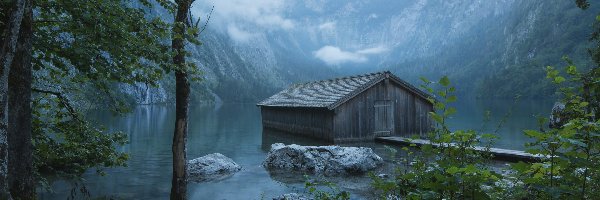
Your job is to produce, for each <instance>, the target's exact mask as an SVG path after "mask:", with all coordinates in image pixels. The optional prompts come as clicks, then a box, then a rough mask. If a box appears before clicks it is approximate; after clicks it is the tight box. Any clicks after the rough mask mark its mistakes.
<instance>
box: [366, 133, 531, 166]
mask: <svg viewBox="0 0 600 200" xmlns="http://www.w3.org/2000/svg"><path fill="white" fill-rule="evenodd" d="M375 141H378V142H389V143H394V144H400V145H405V146H409V145H411V144H415V145H417V146H421V145H427V144H431V142H430V141H429V140H424V139H411V138H405V137H396V136H388V137H377V138H375ZM440 145H444V146H447V145H452V144H446V143H442V144H434V146H436V147H437V146H440ZM474 149H475V150H477V151H485V150H486V148H485V147H479V146H478V147H475V148H474ZM489 151H490V153H492V155H494V159H495V160H502V161H509V162H518V161H526V162H535V161H540V160H541V159H542V156H541V155H534V154H531V153H527V152H525V151H520V150H512V149H501V148H489Z"/></svg>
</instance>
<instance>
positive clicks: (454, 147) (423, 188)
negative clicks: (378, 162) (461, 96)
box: [372, 77, 502, 199]
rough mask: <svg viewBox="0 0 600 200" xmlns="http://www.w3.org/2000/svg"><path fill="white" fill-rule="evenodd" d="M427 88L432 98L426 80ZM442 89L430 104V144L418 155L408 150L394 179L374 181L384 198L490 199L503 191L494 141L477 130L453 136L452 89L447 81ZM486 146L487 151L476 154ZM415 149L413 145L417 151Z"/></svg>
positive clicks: (404, 149) (453, 110) (443, 80)
mask: <svg viewBox="0 0 600 200" xmlns="http://www.w3.org/2000/svg"><path fill="white" fill-rule="evenodd" d="M423 81H424V82H425V85H424V87H425V88H426V89H427V90H428V91H429V92H430V93H433V92H434V91H433V89H432V88H431V87H430V86H429V85H430V84H432V82H431V81H429V80H426V79H423ZM438 83H439V86H440V87H441V89H440V90H439V91H437V92H436V95H437V96H439V98H440V99H438V100H434V99H429V101H430V102H432V103H433V104H434V108H435V110H436V112H431V113H429V114H430V116H431V118H432V119H433V120H434V121H435V124H436V126H435V129H434V130H433V131H432V132H430V133H429V135H428V136H427V139H429V140H430V141H431V144H426V145H423V146H421V147H420V152H418V154H419V155H418V156H415V152H413V151H412V150H411V149H410V148H407V147H404V148H402V150H403V151H406V152H407V154H406V155H407V156H406V157H404V158H402V159H401V160H400V161H398V162H397V164H398V165H399V166H398V168H397V170H396V173H395V176H394V178H393V179H392V180H384V179H382V178H379V177H376V176H372V178H373V186H374V188H376V189H378V190H379V192H380V194H379V195H380V197H381V198H389V197H402V198H405V199H481V198H484V199H489V198H492V196H491V194H492V193H493V192H494V191H496V190H500V188H499V187H498V186H497V184H495V183H496V182H497V181H499V180H500V179H501V178H502V175H500V174H498V173H496V172H494V171H493V170H491V169H490V167H489V163H488V160H489V158H490V157H491V155H490V154H489V153H486V152H489V148H490V146H491V144H492V143H493V141H494V139H495V138H494V136H493V135H492V134H478V133H477V132H476V131H474V130H466V131H463V130H459V131H450V130H449V128H448V126H447V125H446V120H447V119H448V117H450V116H452V115H453V114H454V113H455V112H456V109H455V108H453V107H450V106H448V103H452V102H454V101H456V96H455V95H454V94H453V92H454V91H455V89H454V87H452V86H450V81H449V80H448V78H447V77H443V78H442V79H440V80H439V82H438ZM476 146H483V147H484V148H486V149H487V150H488V151H484V152H481V151H477V150H476V149H475V147H476ZM413 147H414V146H413Z"/></svg>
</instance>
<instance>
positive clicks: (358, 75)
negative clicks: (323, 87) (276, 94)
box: [294, 70, 390, 85]
mask: <svg viewBox="0 0 600 200" xmlns="http://www.w3.org/2000/svg"><path fill="white" fill-rule="evenodd" d="M385 73H390V71H388V70H385V71H378V72H371V73H366V74H357V75H350V76H343V77H335V78H330V79H324V80H317V81H308V82H303V83H295V84H294V85H305V84H309V83H323V82H331V81H336V80H342V79H353V78H360V77H366V76H374V75H378V74H385Z"/></svg>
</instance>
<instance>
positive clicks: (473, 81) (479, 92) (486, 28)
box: [121, 0, 600, 103]
mask: <svg viewBox="0 0 600 200" xmlns="http://www.w3.org/2000/svg"><path fill="white" fill-rule="evenodd" d="M224 2H226V1H224ZM224 2H210V1H197V3H196V4H197V5H195V7H194V14H195V15H196V16H200V17H203V18H205V16H206V15H207V14H208V13H209V11H210V9H211V7H212V6H213V5H214V6H215V8H214V9H215V10H214V12H213V14H212V16H211V21H210V22H209V25H208V28H207V29H206V31H205V32H203V33H202V35H201V36H200V39H201V40H202V43H203V44H202V45H200V46H194V45H188V47H187V49H188V50H189V51H190V53H191V56H190V60H192V61H193V62H195V63H196V64H197V65H198V66H199V67H200V69H201V70H202V71H203V73H204V74H203V77H204V79H203V80H202V81H200V82H197V83H194V85H193V95H192V100H193V101H195V102H214V101H225V102H250V103H253V102H256V101H258V100H260V99H262V98H265V97H267V96H269V95H271V94H273V93H275V92H276V91H277V90H279V89H281V88H284V87H286V86H288V85H289V84H291V83H294V82H302V81H308V80H315V79H323V78H329V77H335V76H340V75H350V74H359V73H366V72H374V71H381V70H391V71H392V72H394V73H395V74H397V75H398V76H399V77H401V78H403V79H406V80H407V81H409V82H412V83H414V84H419V81H418V79H419V77H421V76H423V77H428V78H430V79H436V78H437V77H439V76H442V75H448V76H449V77H450V79H451V80H453V81H454V82H455V83H457V86H458V87H459V92H460V93H461V94H463V95H469V96H478V97H484V98H485V97H503V98H511V97H513V96H515V95H517V94H519V95H523V96H525V97H533V98H539V97H545V96H548V95H552V94H553V93H554V88H553V87H552V86H551V84H549V82H547V81H546V80H545V71H544V68H545V66H547V65H552V66H557V67H560V66H562V65H563V62H562V61H561V57H563V56H565V55H566V56H569V55H570V57H571V59H573V60H575V63H576V64H578V65H579V66H580V67H584V66H586V65H589V64H591V62H590V61H589V59H588V56H586V55H587V54H586V53H585V51H586V49H587V47H588V46H589V44H590V43H589V42H588V37H589V34H588V33H590V32H591V27H592V25H593V23H594V20H595V19H594V16H595V14H597V13H598V12H600V6H598V5H596V4H593V5H592V7H591V8H589V9H587V10H585V11H582V10H581V9H578V8H577V7H576V6H575V5H574V4H573V2H571V1H563V0H530V1H516V0H500V1H481V0H479V1H477V0H471V1H444V0H411V1H384V0H369V1H362V0H361V1H358V0H356V1H331V0H310V1H281V2H280V4H279V5H278V6H277V7H267V8H264V7H260V6H261V5H260V3H255V4H251V3H239V4H241V5H235V4H227V3H224ZM242 2H243V1H242ZM236 6H239V7H246V8H238V7H236ZM236 9H249V10H252V9H256V12H257V13H258V14H257V15H256V16H255V15H248V16H246V15H240V16H236V15H237V14H236V13H237V12H236ZM154 14H157V15H161V16H163V17H164V18H166V19H169V18H172V16H170V15H169V14H167V13H166V12H164V11H155V12H154ZM261 17H262V18H261ZM173 83H174V81H172V80H165V81H162V82H161V84H160V87H158V88H152V87H146V86H145V85H138V86H134V87H132V86H122V87H121V88H122V91H123V92H125V93H128V94H130V95H132V98H133V99H135V101H136V102H137V103H161V102H169V101H172V99H173V95H172V94H173V91H174V85H173Z"/></svg>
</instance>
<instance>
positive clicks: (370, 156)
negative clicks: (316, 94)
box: [263, 143, 383, 175]
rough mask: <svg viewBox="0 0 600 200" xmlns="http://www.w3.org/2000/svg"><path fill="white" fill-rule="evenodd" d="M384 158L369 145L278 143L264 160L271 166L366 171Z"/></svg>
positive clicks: (329, 171) (330, 171) (315, 170)
mask: <svg viewBox="0 0 600 200" xmlns="http://www.w3.org/2000/svg"><path fill="white" fill-rule="evenodd" d="M382 162H383V160H382V159H381V157H379V156H378V155H377V154H375V153H374V152H373V150H372V149H371V148H366V147H340V146H300V145H296V144H292V145H284V144H282V143H275V144H273V145H271V150H270V151H269V154H268V155H267V158H266V159H265V161H264V162H263V166H265V167H266V168H269V169H289V170H300V171H304V172H310V173H317V174H325V175H340V174H362V173H365V172H367V171H369V170H372V169H375V168H376V167H378V166H379V165H380V164H382Z"/></svg>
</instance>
